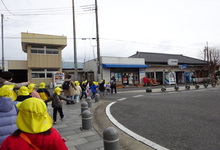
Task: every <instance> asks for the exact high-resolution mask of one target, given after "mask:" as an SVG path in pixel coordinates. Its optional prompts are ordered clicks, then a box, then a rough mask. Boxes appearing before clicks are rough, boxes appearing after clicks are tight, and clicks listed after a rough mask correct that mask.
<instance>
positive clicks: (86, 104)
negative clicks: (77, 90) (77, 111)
mask: <svg viewBox="0 0 220 150" xmlns="http://www.w3.org/2000/svg"><path fill="white" fill-rule="evenodd" d="M85 110H88V103H87V102H82V103H81V114H82V113H83V111H85Z"/></svg>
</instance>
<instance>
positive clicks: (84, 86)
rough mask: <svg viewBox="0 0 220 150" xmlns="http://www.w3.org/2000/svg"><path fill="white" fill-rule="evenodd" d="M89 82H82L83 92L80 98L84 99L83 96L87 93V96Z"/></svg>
mask: <svg viewBox="0 0 220 150" xmlns="http://www.w3.org/2000/svg"><path fill="white" fill-rule="evenodd" d="M87 83H88V82H85V81H83V82H82V84H81V89H82V92H81V96H80V100H82V98H83V96H84V95H85V98H87V94H86V86H87Z"/></svg>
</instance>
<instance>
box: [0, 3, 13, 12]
mask: <svg viewBox="0 0 220 150" xmlns="http://www.w3.org/2000/svg"><path fill="white" fill-rule="evenodd" d="M1 2H2V4H3V5H4V6H5V9H6V10H7V11H8V12H9V13H10V14H12V15H14V14H13V13H12V12H10V10H9V9H8V8H7V6H6V5H5V3H4V2H3V0H1Z"/></svg>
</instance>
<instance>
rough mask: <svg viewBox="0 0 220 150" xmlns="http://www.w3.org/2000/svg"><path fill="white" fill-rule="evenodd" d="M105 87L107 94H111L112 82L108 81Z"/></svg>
mask: <svg viewBox="0 0 220 150" xmlns="http://www.w3.org/2000/svg"><path fill="white" fill-rule="evenodd" d="M105 89H106V94H107V95H108V94H110V92H111V84H110V82H107V83H106V87H105Z"/></svg>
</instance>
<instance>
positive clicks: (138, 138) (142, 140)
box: [105, 102, 169, 150]
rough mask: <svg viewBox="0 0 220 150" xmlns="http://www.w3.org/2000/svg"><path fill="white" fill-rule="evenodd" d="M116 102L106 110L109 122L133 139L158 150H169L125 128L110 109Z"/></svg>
mask: <svg viewBox="0 0 220 150" xmlns="http://www.w3.org/2000/svg"><path fill="white" fill-rule="evenodd" d="M115 103H116V102H112V103H110V104H109V105H108V106H107V107H106V109H105V112H106V115H107V117H108V118H109V120H110V121H111V122H112V123H113V124H114V125H116V126H117V127H118V128H119V129H121V130H122V131H124V132H125V133H127V134H128V135H130V136H132V137H133V138H135V139H136V140H137V141H141V142H142V143H144V144H146V145H148V146H150V147H152V148H154V149H156V150H169V149H167V148H165V147H163V146H160V145H158V144H156V143H154V142H152V141H150V140H148V139H146V138H144V137H142V136H140V135H138V134H136V133H134V132H132V131H131V130H129V129H128V128H126V127H125V126H123V125H122V124H120V123H119V122H118V121H117V120H116V119H115V118H114V117H113V116H112V115H111V113H110V107H111V106H112V105H113V104H115Z"/></svg>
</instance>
